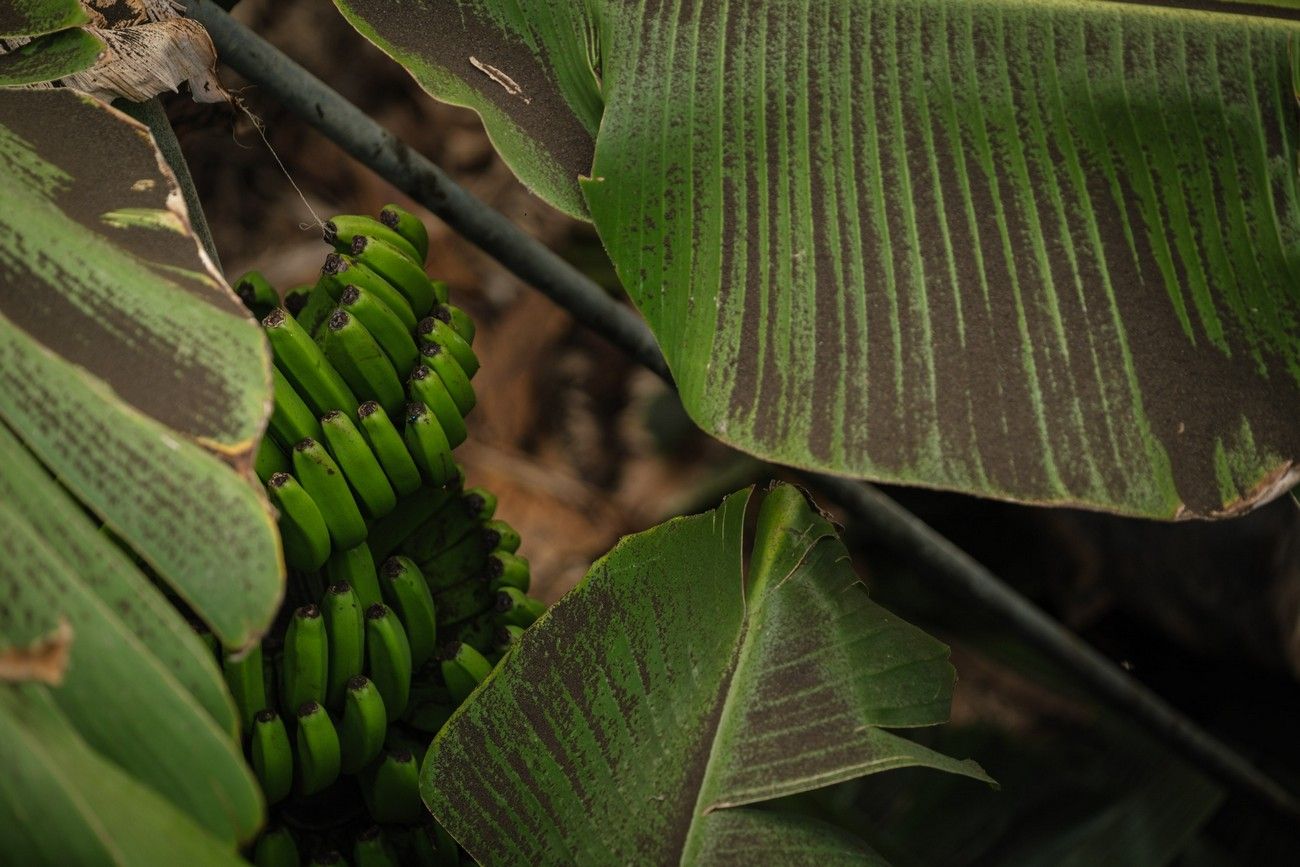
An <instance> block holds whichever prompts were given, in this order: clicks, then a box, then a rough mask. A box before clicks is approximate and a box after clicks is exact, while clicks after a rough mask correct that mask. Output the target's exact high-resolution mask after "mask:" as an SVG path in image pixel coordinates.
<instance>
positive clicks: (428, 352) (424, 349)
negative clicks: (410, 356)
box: [420, 340, 442, 358]
mask: <svg viewBox="0 0 1300 867" xmlns="http://www.w3.org/2000/svg"><path fill="white" fill-rule="evenodd" d="M440 352H442V344H441V343H438V342H436V341H432V340H431V341H429V342H428V343H426V344H424V345H423V346H421V347H420V354H421V355H423V356H424V357H425V358H434V357H436V356H437V355H438V353H440Z"/></svg>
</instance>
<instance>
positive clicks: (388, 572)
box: [379, 557, 406, 578]
mask: <svg viewBox="0 0 1300 867" xmlns="http://www.w3.org/2000/svg"><path fill="white" fill-rule="evenodd" d="M379 570H380V571H381V572H382V573H383V575H384V577H385V578H396V577H397V576H398V575H401V574H402V573H403V572H405V571H406V564H404V563H403V562H402V561H401V560H399V559H397V558H396V557H389V558H388V559H387V560H385V561H384V563H383V565H382V566H380V567H379Z"/></svg>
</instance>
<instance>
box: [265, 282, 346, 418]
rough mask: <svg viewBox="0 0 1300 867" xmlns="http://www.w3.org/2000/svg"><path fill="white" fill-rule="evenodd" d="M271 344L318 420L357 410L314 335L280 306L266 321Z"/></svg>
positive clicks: (289, 378) (267, 335) (287, 377)
mask: <svg viewBox="0 0 1300 867" xmlns="http://www.w3.org/2000/svg"><path fill="white" fill-rule="evenodd" d="M262 330H263V331H265V332H266V337H267V339H268V340H269V341H270V342H271V351H272V353H273V354H274V355H275V366H276V367H278V368H280V369H281V370H282V371H283V372H284V375H285V378H286V379H288V380H289V383H290V384H291V385H292V386H293V387H294V390H295V391H296V392H297V393H298V395H299V396H300V397H302V398H303V399H304V400H305V401H306V402H307V403H308V404H309V405H310V406H311V408H312V411H313V412H314V413H315V415H316V417H320V416H322V415H324V414H325V413H327V412H329V411H330V410H332V409H337V410H341V411H343V412H347V413H354V412H356V411H357V398H356V396H355V395H354V394H353V393H352V389H350V388H348V384H347V383H346V382H344V381H343V377H341V376H339V374H338V371H336V370H335V369H334V366H333V365H332V364H330V363H329V361H328V360H327V359H326V358H325V354H324V353H323V352H321V348H320V347H319V346H317V345H316V342H315V341H314V340H312V339H311V335H310V334H308V333H307V332H306V331H304V330H303V327H302V326H301V325H299V324H298V323H297V321H295V320H294V318H293V317H292V316H290V315H289V314H288V313H287V312H285V310H284V308H281V307H277V308H276V309H274V310H272V311H271V312H270V313H268V314H267V315H266V317H265V318H264V319H263V320H262Z"/></svg>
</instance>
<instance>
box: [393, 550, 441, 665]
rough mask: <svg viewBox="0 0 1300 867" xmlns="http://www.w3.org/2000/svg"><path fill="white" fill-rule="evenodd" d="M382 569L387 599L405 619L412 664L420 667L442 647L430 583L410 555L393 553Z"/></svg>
mask: <svg viewBox="0 0 1300 867" xmlns="http://www.w3.org/2000/svg"><path fill="white" fill-rule="evenodd" d="M380 573H381V574H382V575H383V577H384V581H383V582H382V587H383V590H384V599H385V601H386V602H387V603H388V605H389V606H390V607H391V608H392V609H393V610H394V611H396V612H397V616H398V619H400V620H401V621H402V627H403V628H404V629H405V630H406V640H407V642H408V643H409V644H410V646H411V666H412V667H413V668H415V669H418V668H420V667H421V666H422V665H424V663H426V662H427V661H428V660H429V658H430V657H432V656H433V654H434V651H436V650H437V649H438V617H437V615H436V614H435V613H434V607H433V596H432V595H431V594H430V593H429V585H428V584H427V583H425V580H424V575H423V574H421V572H420V569H419V567H418V566H416V565H415V563H413V562H412V561H411V560H409V559H407V558H406V557H389V558H388V559H387V560H385V561H384V565H383V566H382V567H381V568H380Z"/></svg>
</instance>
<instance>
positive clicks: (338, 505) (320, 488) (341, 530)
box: [293, 439, 366, 550]
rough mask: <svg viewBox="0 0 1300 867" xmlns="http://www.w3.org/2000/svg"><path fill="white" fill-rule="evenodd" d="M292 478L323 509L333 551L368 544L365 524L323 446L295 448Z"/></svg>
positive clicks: (312, 442) (304, 443)
mask: <svg viewBox="0 0 1300 867" xmlns="http://www.w3.org/2000/svg"><path fill="white" fill-rule="evenodd" d="M293 474H294V476H296V477H297V479H298V481H299V483H301V484H302V487H303V489H304V490H305V491H306V492H307V493H308V494H309V495H310V496H311V498H312V501H313V502H315V503H316V506H317V508H319V509H320V513H321V517H323V518H324V519H325V526H326V527H328V528H329V534H330V538H331V539H333V540H334V547H336V548H341V549H345V550H346V549H348V548H354V547H356V546H357V545H360V544H361V543H362V542H364V541H365V540H366V522H365V519H363V518H362V517H361V510H360V509H359V508H358V507H357V503H356V500H354V499H353V498H352V490H351V489H350V488H349V487H348V483H347V480H346V479H344V477H343V471H342V470H340V469H339V466H338V464H336V463H335V462H334V459H333V458H332V457H330V456H329V452H327V451H325V449H324V448H323V447H322V446H321V444H320V443H318V442H316V441H315V440H313V439H305V440H302V441H300V442H298V443H296V444H295V445H294V447H293Z"/></svg>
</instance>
